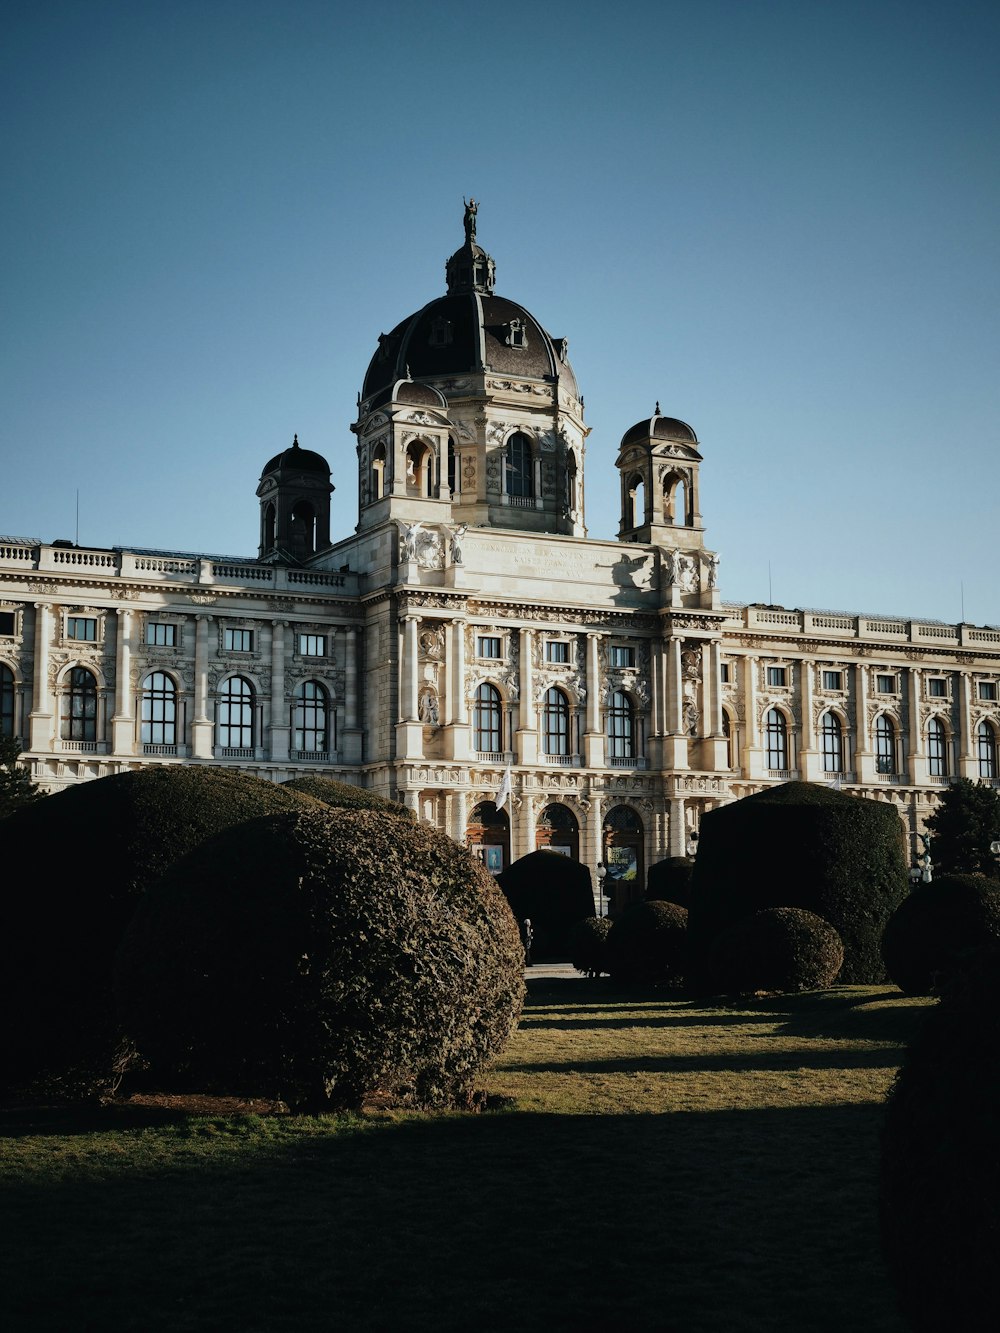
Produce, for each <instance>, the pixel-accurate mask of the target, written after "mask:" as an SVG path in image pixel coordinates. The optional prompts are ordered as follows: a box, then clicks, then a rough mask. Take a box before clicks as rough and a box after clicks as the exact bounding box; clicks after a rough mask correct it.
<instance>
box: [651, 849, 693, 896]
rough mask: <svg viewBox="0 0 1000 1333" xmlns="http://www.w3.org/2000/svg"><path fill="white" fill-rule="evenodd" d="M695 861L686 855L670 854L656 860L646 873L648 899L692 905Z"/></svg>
mask: <svg viewBox="0 0 1000 1333" xmlns="http://www.w3.org/2000/svg"><path fill="white" fill-rule="evenodd" d="M693 874H694V862H693V861H692V860H690V858H689V857H686V856H668V857H667V858H666V859H665V860H663V861H654V862H653V864H652V865H651V866H650V867H649V870H648V871H647V873H646V901H647V902H657V901H660V900H662V901H664V902H668V903H679V904H680V905H681V907H690V906H691V876H692V875H693Z"/></svg>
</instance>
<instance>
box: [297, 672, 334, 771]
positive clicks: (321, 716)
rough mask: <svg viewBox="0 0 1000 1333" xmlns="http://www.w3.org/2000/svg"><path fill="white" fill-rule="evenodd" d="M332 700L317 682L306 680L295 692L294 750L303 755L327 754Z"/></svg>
mask: <svg viewBox="0 0 1000 1333" xmlns="http://www.w3.org/2000/svg"><path fill="white" fill-rule="evenodd" d="M329 708H330V700H329V696H328V695H327V692H326V690H325V689H324V688H323V686H322V685H321V684H320V683H319V681H317V680H304V681H303V682H302V684H301V685H300V686H299V688H298V689H297V690H296V692H295V714H294V723H293V728H294V731H295V742H294V748H295V749H296V750H298V751H300V753H303V754H316V753H317V752H325V751H327V750H328V749H329V748H330V747H329V746H328V744H327V719H328V717H329Z"/></svg>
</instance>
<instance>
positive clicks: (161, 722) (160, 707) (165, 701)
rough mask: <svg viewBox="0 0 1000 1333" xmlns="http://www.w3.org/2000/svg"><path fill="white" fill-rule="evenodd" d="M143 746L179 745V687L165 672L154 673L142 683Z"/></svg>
mask: <svg viewBox="0 0 1000 1333" xmlns="http://www.w3.org/2000/svg"><path fill="white" fill-rule="evenodd" d="M141 738H142V744H143V745H176V744H177V686H176V685H175V684H174V682H173V680H172V678H171V677H170V676H168V675H167V673H166V672H165V671H153V672H152V673H151V674H150V675H148V676H147V677H146V679H145V680H144V681H143V683H142V730H141Z"/></svg>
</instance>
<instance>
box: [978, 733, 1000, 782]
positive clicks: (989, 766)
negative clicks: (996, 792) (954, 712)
mask: <svg viewBox="0 0 1000 1333" xmlns="http://www.w3.org/2000/svg"><path fill="white" fill-rule="evenodd" d="M976 749H977V751H978V756H979V776H980V777H981V778H995V777H996V776H997V736H996V732H995V731H994V730H993V728H992V727H991V726H990V724H989V723H988V722H980V724H979V726H978V727H977V728H976Z"/></svg>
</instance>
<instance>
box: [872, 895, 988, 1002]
mask: <svg viewBox="0 0 1000 1333" xmlns="http://www.w3.org/2000/svg"><path fill="white" fill-rule="evenodd" d="M989 944H997V945H1000V886H998V884H997V881H996V880H995V879H987V878H986V877H985V876H984V875H939V876H938V877H937V878H936V879H934V880H933V881H932V882H931V883H930V884H921V885H919V886H918V887H917V888H915V889H914V890H913V892H912V893H911V894H910V896H909V897H908V898H904V899H903V901H902V902H901V903H900V905H899V906H898V907H897V908H896V910H895V912H893V914H892V916H891V917H890V918H889V921H888V924H887V925H886V928H885V934H884V935H883V936H882V957H883V959H884V960H885V968H886V971H887V972H888V974H889V978H890V980H891V981H893V982H895V984H896V985H897V986H898V987H899V989H900V990H901V991H905V992H906V994H907V995H929V994H930V993H931V991H932V990H934V989H935V988H937V987H938V986H939V985H941V984H942V983H943V982H945V981H947V979H948V978H949V977H950V976H951V975H952V974H953V973H954V971H955V969H956V967H957V966H958V964H959V963H960V961H961V959H962V956H963V955H964V954H966V953H967V952H968V951H969V950H970V949H977V948H981V947H982V946H984V945H989Z"/></svg>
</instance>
